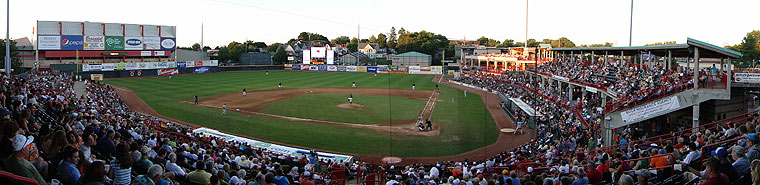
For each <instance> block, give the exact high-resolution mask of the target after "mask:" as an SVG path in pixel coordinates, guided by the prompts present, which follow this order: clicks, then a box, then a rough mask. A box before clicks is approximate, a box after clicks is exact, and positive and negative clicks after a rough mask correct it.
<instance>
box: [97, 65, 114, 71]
mask: <svg viewBox="0 0 760 185" xmlns="http://www.w3.org/2000/svg"><path fill="white" fill-rule="evenodd" d="M100 66H103V69H102V70H103V71H113V70H114V69H115V68H116V64H101V65H100Z"/></svg>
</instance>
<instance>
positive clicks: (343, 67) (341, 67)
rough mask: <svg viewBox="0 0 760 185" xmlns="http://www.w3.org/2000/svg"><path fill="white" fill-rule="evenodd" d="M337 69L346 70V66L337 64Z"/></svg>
mask: <svg viewBox="0 0 760 185" xmlns="http://www.w3.org/2000/svg"><path fill="white" fill-rule="evenodd" d="M338 71H346V66H338Z"/></svg>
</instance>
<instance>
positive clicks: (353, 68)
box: [346, 66, 356, 72]
mask: <svg viewBox="0 0 760 185" xmlns="http://www.w3.org/2000/svg"><path fill="white" fill-rule="evenodd" d="M346 71H348V72H356V66H346Z"/></svg>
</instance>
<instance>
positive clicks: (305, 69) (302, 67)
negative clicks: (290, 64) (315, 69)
mask: <svg viewBox="0 0 760 185" xmlns="http://www.w3.org/2000/svg"><path fill="white" fill-rule="evenodd" d="M301 70H303V71H308V70H309V65H301Z"/></svg>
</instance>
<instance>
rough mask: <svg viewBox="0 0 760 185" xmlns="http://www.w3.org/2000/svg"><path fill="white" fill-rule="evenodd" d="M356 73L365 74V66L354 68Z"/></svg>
mask: <svg viewBox="0 0 760 185" xmlns="http://www.w3.org/2000/svg"><path fill="white" fill-rule="evenodd" d="M356 72H362V73H366V72H367V66H356Z"/></svg>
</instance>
